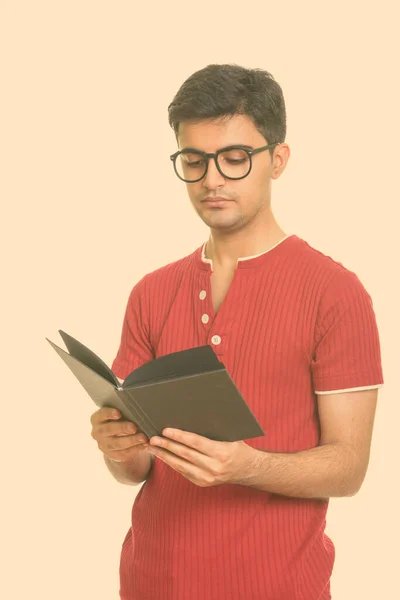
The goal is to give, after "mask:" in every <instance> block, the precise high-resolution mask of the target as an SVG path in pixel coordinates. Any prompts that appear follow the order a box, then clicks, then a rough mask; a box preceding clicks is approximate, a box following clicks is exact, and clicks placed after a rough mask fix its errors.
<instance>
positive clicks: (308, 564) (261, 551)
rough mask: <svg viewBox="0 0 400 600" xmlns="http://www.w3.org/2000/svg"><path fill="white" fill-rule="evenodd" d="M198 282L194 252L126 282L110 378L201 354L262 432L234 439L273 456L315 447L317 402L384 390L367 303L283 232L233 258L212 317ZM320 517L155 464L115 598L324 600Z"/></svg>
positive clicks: (201, 264)
mask: <svg viewBox="0 0 400 600" xmlns="http://www.w3.org/2000/svg"><path fill="white" fill-rule="evenodd" d="M211 272H212V264H211V261H209V260H207V259H205V258H204V254H203V247H200V248H198V249H197V250H196V251H195V252H194V253H193V254H191V255H189V256H187V257H185V258H182V259H181V260H178V261H176V262H174V263H172V264H169V265H167V266H164V267H162V268H160V269H157V270H156V271H154V272H152V273H149V274H148V275H146V276H145V277H143V278H142V279H141V280H140V281H139V283H137V285H135V287H134V288H133V290H132V292H131V295H130V297H129V301H128V305H127V309H126V314H125V320H124V323H123V330H122V337H121V345H120V348H119V351H118V354H117V357H116V359H115V361H114V363H113V371H114V372H115V374H116V375H117V376H118V377H120V378H125V377H126V376H127V375H128V374H129V373H130V372H131V371H132V370H133V369H135V368H136V367H138V366H140V365H141V364H143V363H145V362H147V361H149V360H151V359H153V358H156V357H159V356H162V355H165V354H168V353H170V352H175V351H178V350H183V349H186V348H190V347H194V346H200V345H203V344H210V345H211V346H212V348H213V349H214V351H215V352H216V354H217V356H218V358H219V360H220V361H221V362H223V363H224V365H225V367H226V369H227V370H228V372H229V374H230V375H231V377H232V379H233V380H234V381H235V383H236V385H237V387H238V388H239V390H240V391H241V393H242V395H243V397H244V398H245V400H246V402H247V403H248V405H249V406H250V408H251V410H252V411H253V413H254V414H255V416H256V418H257V419H258V421H259V422H260V425H261V427H262V428H263V430H264V431H265V436H263V437H259V438H255V439H251V440H247V443H248V444H249V445H250V446H252V447H254V448H257V449H259V450H265V451H272V452H297V451H301V450H306V449H309V448H313V447H315V446H317V445H318V442H319V425H318V417H317V411H316V408H317V402H316V401H317V396H316V394H319V393H324V392H325V393H327V392H340V391H344V390H348V389H354V388H369V387H378V386H379V385H380V384H382V383H383V377H382V368H381V357H380V346H379V337H378V331H377V326H376V320H375V315H374V311H373V307H372V302H371V299H370V296H369V295H368V293H367V292H366V290H365V288H364V287H363V285H362V284H361V282H360V281H359V279H358V278H357V276H356V275H355V274H354V273H352V272H351V271H349V270H347V269H346V268H345V267H343V266H342V265H341V264H340V263H338V262H336V261H334V260H332V259H331V258H329V257H327V256H325V255H323V254H322V253H321V252H319V251H317V250H315V249H313V248H311V247H310V246H309V245H308V244H307V243H306V242H305V241H303V240H302V239H300V238H299V237H297V236H296V235H292V236H288V237H287V238H285V239H284V240H283V241H282V242H281V243H279V244H278V245H277V246H275V247H274V248H272V249H271V250H269V251H268V252H266V253H263V254H262V255H259V256H256V257H250V258H246V259H239V261H238V266H237V269H236V271H235V275H234V278H233V281H232V284H231V286H230V288H229V291H228V293H227V296H226V298H225V300H224V302H223V304H222V305H221V308H220V310H219V311H218V313H217V314H215V313H214V310H213V305H212V300H211V287H210V274H211ZM205 315H207V316H205ZM207 317H208V318H207ZM327 507H328V502H326V501H324V502H322V501H319V500H313V499H295V498H289V497H280V496H275V495H272V494H269V493H267V492H264V491H260V490H256V489H252V488H248V487H244V486H236V485H222V486H216V487H210V488H201V487H198V486H196V485H194V484H193V483H191V482H189V481H188V480H186V479H185V478H184V477H183V476H181V475H180V474H178V473H177V472H176V471H174V470H173V469H171V468H170V467H169V466H167V465H166V464H165V463H163V462H162V461H160V460H159V459H157V458H156V459H155V462H154V465H153V469H152V471H151V474H150V476H149V478H148V479H147V481H146V482H145V483H144V485H143V486H142V488H141V489H140V491H139V493H138V495H137V497H136V499H135V502H134V505H133V509H132V527H131V528H130V529H129V531H128V533H127V536H126V538H125V541H124V543H123V547H122V553H121V563H120V585H121V587H120V594H121V598H122V599H123V600H317V599H318V600H328V599H329V598H331V594H330V584H329V580H330V576H331V572H332V568H333V563H334V554H335V552H334V546H333V544H332V541H331V540H330V539H329V538H328V537H327V536H326V534H325V533H324V529H325V518H326V511H327Z"/></svg>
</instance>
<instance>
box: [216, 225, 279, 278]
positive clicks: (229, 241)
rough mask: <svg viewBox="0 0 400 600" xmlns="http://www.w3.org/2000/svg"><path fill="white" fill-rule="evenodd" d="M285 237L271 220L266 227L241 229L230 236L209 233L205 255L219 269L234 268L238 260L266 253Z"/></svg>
mask: <svg viewBox="0 0 400 600" xmlns="http://www.w3.org/2000/svg"><path fill="white" fill-rule="evenodd" d="M285 237H286V233H285V232H284V231H283V230H282V229H281V227H280V226H279V225H278V223H277V222H276V221H275V219H273V220H272V221H271V222H270V223H268V224H267V225H265V224H264V225H263V226H259V227H254V228H252V229H250V228H248V229H243V230H241V231H237V232H235V233H231V234H228V235H227V234H221V233H220V232H216V231H213V230H212V231H211V232H210V237H209V239H208V242H207V244H206V248H205V255H206V257H207V258H208V259H211V260H212V261H213V264H214V266H216V267H220V268H227V269H229V268H236V266H237V261H238V259H239V258H245V257H249V256H256V255H258V254H262V253H263V252H267V251H268V250H270V249H271V248H273V247H274V246H276V244H278V243H279V242H280V241H282V240H283V239H284V238H285Z"/></svg>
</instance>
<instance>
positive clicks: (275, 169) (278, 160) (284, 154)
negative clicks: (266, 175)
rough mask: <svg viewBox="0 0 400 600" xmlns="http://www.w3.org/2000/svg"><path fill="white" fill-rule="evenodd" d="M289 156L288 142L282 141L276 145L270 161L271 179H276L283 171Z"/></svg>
mask: <svg viewBox="0 0 400 600" xmlns="http://www.w3.org/2000/svg"><path fill="white" fill-rule="evenodd" d="M289 158H290V148H289V146H288V144H285V143H282V144H279V146H277V147H276V149H275V152H274V156H273V161H272V173H271V178H272V179H278V177H280V176H281V175H282V173H283V171H284V170H285V168H286V165H287V163H288V160H289Z"/></svg>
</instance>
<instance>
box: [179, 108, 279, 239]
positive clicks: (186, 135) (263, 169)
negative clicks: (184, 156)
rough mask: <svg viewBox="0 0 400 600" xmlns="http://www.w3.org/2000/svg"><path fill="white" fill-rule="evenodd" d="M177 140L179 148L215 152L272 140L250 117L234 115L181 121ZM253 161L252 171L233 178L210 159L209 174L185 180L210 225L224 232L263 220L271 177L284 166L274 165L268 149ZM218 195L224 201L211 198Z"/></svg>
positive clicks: (259, 145)
mask: <svg viewBox="0 0 400 600" xmlns="http://www.w3.org/2000/svg"><path fill="white" fill-rule="evenodd" d="M178 142H179V148H180V149H183V148H188V147H190V148H196V149H198V150H202V151H203V152H216V151H217V150H218V149H220V148H225V147H227V146H231V145H236V144H237V145H244V146H251V147H253V148H259V147H261V146H265V145H267V143H269V140H268V141H267V140H265V138H264V137H263V136H262V135H261V133H259V131H257V129H256V127H255V125H254V123H253V122H252V121H251V119H250V118H249V117H247V116H245V115H235V116H233V117H232V118H229V119H224V120H219V121H217V122H215V121H214V122H211V121H209V120H206V121H201V122H200V123H191V122H184V123H181V124H180V127H179V136H178ZM274 150H275V151H276V150H277V148H274ZM178 160H179V158H178ZM278 162H279V161H278ZM252 163H253V166H252V169H251V172H250V174H249V175H248V176H247V177H245V178H244V179H240V180H237V181H234V180H230V179H226V178H224V177H223V176H222V175H221V173H220V172H219V171H218V169H217V167H216V164H215V161H214V160H213V159H211V160H210V161H209V165H208V171H207V174H206V176H205V177H204V178H203V179H202V180H201V181H198V182H196V183H187V184H186V186H187V190H188V194H189V198H190V200H191V202H192V204H193V207H194V209H195V210H196V212H197V214H198V215H199V216H200V218H201V219H202V220H203V221H204V223H205V224H206V225H207V226H208V227H210V228H211V229H214V230H218V231H220V232H221V233H222V232H227V233H228V232H232V231H236V230H239V229H242V228H243V227H245V226H246V225H247V224H249V223H251V222H254V221H257V220H262V219H263V216H265V214H266V213H267V212H268V211H269V207H270V187H271V179H275V178H276V177H278V176H279V175H280V173H281V172H282V170H283V168H284V166H283V168H281V169H279V167H278V168H276V167H275V169H274V163H275V161H274V163H273V161H272V159H271V155H270V153H269V151H268V150H265V151H264V152H260V153H259V154H256V155H255V156H253V157H252ZM218 197H219V198H223V199H224V200H225V201H224V202H220V203H213V202H212V200H213V199H215V198H218ZM206 198H208V199H209V201H207V200H206Z"/></svg>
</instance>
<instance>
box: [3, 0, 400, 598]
mask: <svg viewBox="0 0 400 600" xmlns="http://www.w3.org/2000/svg"><path fill="white" fill-rule="evenodd" d="M396 5H397V3H396V2H395V1H393V2H389V1H387V0H382V1H381V2H379V3H378V4H377V3H373V2H366V1H364V2H361V1H354V2H348V1H347V0H346V1H345V0H340V1H339V0H337V1H336V2H335V3H325V2H317V1H304V2H295V1H293V2H285V3H268V2H265V1H264V2H252V3H237V4H236V3H234V2H233V1H231V2H216V3H213V2H207V1H204V2H197V3H195V4H193V3H192V2H182V1H179V2H172V3H170V2H167V3H161V2H159V3H156V2H146V3H143V5H140V4H139V3H137V2H133V1H130V2H128V1H127V0H118V1H117V2H105V1H101V0H96V1H85V0H80V1H79V2H77V1H76V0H70V1H69V2H65V1H54V0H53V1H50V0H49V1H47V2H44V1H42V0H37V1H36V2H22V1H18V0H15V1H7V0H2V2H1V4H0V27H1V31H0V57H1V58H0V61H1V83H0V85H1V93H0V104H1V110H0V119H1V131H0V145H1V157H0V158H1V160H0V173H1V176H0V186H1V188H0V194H1V220H0V222H1V236H0V237H1V283H2V288H1V289H2V291H1V312H0V314H1V345H0V347H1V366H2V377H1V380H2V392H1V434H0V440H1V483H2V485H1V488H2V492H1V518H2V523H1V536H0V537H1V546H2V554H3V558H2V560H1V565H2V566H1V570H2V573H1V578H0V586H1V592H0V594H1V597H2V598H7V600H15V599H18V600H19V599H21V600H22V599H25V598H40V599H41V600H50V599H51V600H53V599H54V598H57V600H67V599H68V600H70V599H71V598H79V599H81V598H82V599H83V598H96V600H117V598H118V563H119V554H120V547H121V544H122V540H123V537H124V536H125V533H126V531H127V529H128V527H129V521H130V510H131V506H132V503H133V500H134V497H135V495H136V493H137V492H138V490H139V488H134V487H129V486H126V487H125V486H122V485H120V484H118V483H117V482H116V481H114V480H113V479H112V477H111V476H110V475H109V473H108V471H107V470H106V468H105V466H104V464H103V460H102V457H101V455H100V452H99V451H98V449H97V447H96V444H95V443H94V441H93V440H92V439H91V437H90V423H89V419H90V415H91V414H92V412H93V410H94V406H93V405H92V403H91V400H90V399H89V397H88V396H87V395H86V393H85V392H84V390H83V389H82V388H81V387H80V385H79V383H78V382H77V381H76V380H75V378H74V377H73V376H72V374H71V373H70V372H69V371H68V369H67V368H66V367H65V365H64V364H63V363H62V361H61V360H60V359H59V358H58V357H57V355H56V354H55V353H54V351H53V350H52V349H51V348H50V346H49V345H48V344H47V342H46V341H45V337H50V338H51V339H52V340H53V341H55V342H56V343H58V342H60V341H61V340H60V338H59V336H58V333H57V332H58V329H64V330H66V331H67V332H68V333H70V334H71V335H73V336H75V337H77V338H78V339H79V340H81V341H82V342H83V343H85V344H87V345H88V346H89V347H91V348H92V349H94V350H95V351H96V352H97V353H98V354H100V356H101V357H102V358H103V359H104V360H105V361H106V362H108V363H109V364H110V363H111V361H112V360H113V358H114V356H115V354H116V352H117V349H118V344H119V338H120V332H121V326H122V319H123V313H124V310H125V306H126V302H127V299H128V295H129V292H130V290H131V289H132V287H133V285H134V284H135V283H136V282H137V281H138V280H139V279H140V278H141V277H142V276H143V275H144V274H145V273H147V272H149V271H151V270H154V269H156V268H158V267H160V266H162V265H164V264H166V263H168V262H170V261H173V260H176V259H178V258H180V257H181V256H184V255H185V254H188V253H190V252H192V251H193V250H194V249H195V248H197V247H198V246H200V245H201V244H202V243H203V241H204V240H205V239H206V238H207V234H208V231H207V230H206V228H205V226H204V225H203V224H202V223H201V221H200V220H199V219H198V217H197V215H196V214H195V212H194V211H193V209H192V208H191V205H190V203H189V200H188V197H187V194H186V188H185V185H184V184H183V183H181V182H180V181H179V180H178V179H177V177H176V176H175V174H174V173H173V170H172V165H171V163H170V160H169V155H170V154H171V153H172V152H174V151H175V150H176V143H175V139H174V135H173V132H172V130H171V129H170V128H169V125H168V121H167V106H168V104H169V103H170V102H171V100H172V98H173V96H174V94H175V93H176V91H177V90H178V88H179V86H180V85H181V84H182V83H183V81H184V80H185V79H186V77H188V76H189V75H190V74H191V73H193V72H194V71H196V70H198V69H200V68H202V67H204V66H206V65H207V64H209V63H224V62H230V63H237V64H240V65H243V66H247V67H259V68H263V69H266V70H268V71H270V72H271V73H272V74H273V75H274V77H275V78H276V79H277V81H278V82H279V83H280V85H281V86H282V88H283V91H284V96H285V100H286V107H287V125H288V131H287V139H286V141H287V143H288V144H289V146H290V148H291V152H292V154H291V158H290V161H289V164H288V166H287V169H286V171H285V172H284V173H283V175H282V177H281V178H280V179H279V180H278V181H276V182H274V184H273V208H274V212H275V214H276V216H277V218H278V220H279V222H280V223H281V225H282V226H283V228H284V229H285V230H286V231H287V232H289V233H296V234H297V235H299V236H301V237H303V238H304V239H305V240H307V241H308V242H309V243H310V244H311V245H312V246H314V247H316V248H317V249H319V250H321V251H322V252H324V253H325V254H328V255H329V256H332V257H333V258H334V259H335V260H338V261H340V262H342V263H343V264H344V265H345V266H346V267H347V268H349V269H351V270H354V271H355V272H356V273H357V274H358V276H359V277H360V279H361V280H362V282H363V283H364V285H365V286H366V288H367V290H368V291H369V293H370V294H371V296H372V298H373V302H374V307H375V312H376V316H377V320H378V326H379V330H380V336H381V345H382V359H383V366H384V376H385V386H384V388H383V389H382V390H381V392H380V395H379V405H378V411H377V417H376V425H375V430H374V437H373V445H372V455H371V461H370V467H369V471H368V475H367V478H366V480H365V483H364V485H363V487H362V489H361V491H360V492H359V493H358V494H357V495H356V496H355V497H353V498H346V499H335V500H332V501H331V505H330V509H329V513H328V526H327V532H328V533H329V535H330V536H331V537H332V539H333V541H334V543H335V545H336V551H337V559H336V564H335V569H334V574H333V577H332V590H333V599H334V600H353V599H354V598H360V599H361V598H362V599H363V600H375V599H376V598H389V597H390V598H393V597H394V596H396V593H397V592H396V590H397V591H398V566H399V552H398V538H399V534H400V527H399V515H398V495H397V494H396V491H397V490H398V478H399V475H398V474H399V468H398V464H399V450H398V448H399V445H398V440H399V435H398V428H399V417H400V411H399V397H398V384H397V379H396V377H397V374H398V371H399V352H398V340H399V335H400V331H399V316H398V307H399V303H400V296H399V289H398V288H399V285H398V284H399V274H400V269H399V258H400V257H399V242H398V217H399V209H398V206H399V199H400V198H399V185H398V174H399V133H400V128H399V117H398V107H399V105H400V96H399V93H398V88H397V84H398V58H399V50H400V48H399V42H398V26H397V25H398V18H397V17H398V15H396ZM188 600H189V599H188ZM244 600H247V599H244Z"/></svg>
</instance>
